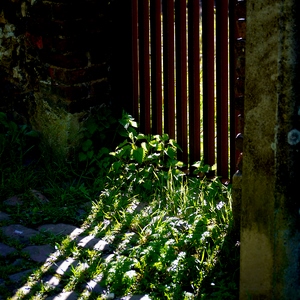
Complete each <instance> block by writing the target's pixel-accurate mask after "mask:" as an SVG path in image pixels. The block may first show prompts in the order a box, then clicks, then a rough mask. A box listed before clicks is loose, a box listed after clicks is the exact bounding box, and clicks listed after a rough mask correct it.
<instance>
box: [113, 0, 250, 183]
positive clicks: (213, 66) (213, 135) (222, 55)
mask: <svg viewBox="0 0 300 300" xmlns="http://www.w3.org/2000/svg"><path fill="white" fill-rule="evenodd" d="M114 5H115V10H114V11H115V14H114V20H113V22H114V23H115V27H114V28H115V30H114V34H113V40H114V49H113V62H112V67H113V68H114V72H113V73H114V74H115V75H114V82H115V88H114V90H115V91H114V97H115V101H116V106H117V109H118V108H119V109H121V108H123V109H125V110H126V111H127V112H128V113H130V114H132V115H133V116H134V118H135V119H136V120H137V121H138V123H139V126H140V131H141V132H143V133H145V134H150V133H151V134H162V133H167V134H169V137H170V138H173V139H176V140H177V142H178V144H179V145H180V147H181V148H182V152H180V153H179V154H178V159H179V160H181V161H183V162H184V163H185V164H186V165H187V166H188V168H190V167H191V165H192V164H193V163H194V162H196V161H199V160H203V162H204V163H205V164H208V165H210V166H213V165H215V166H216V174H217V175H218V176H221V177H222V179H223V181H226V180H227V179H230V178H231V177H232V176H233V174H234V172H235V170H236V162H237V159H238V156H239V155H240V152H241V151H242V150H241V149H239V150H237V149H236V148H235V137H236V136H237V134H238V133H240V134H241V133H242V128H241V127H242V125H241V124H242V119H243V107H242V106H239V105H238V103H240V102H241V99H242V100H243V93H244V88H243V82H244V81H243V79H244V66H243V63H244V62H242V63H241V61H242V60H241V59H240V57H241V53H244V42H245V1H244V0H216V1H214V0H200V1H199V0H175V1H174V0H115V1H114ZM237 49H239V51H237ZM242 56H243V55H242ZM241 64H242V66H241ZM241 82H242V84H241Z"/></svg>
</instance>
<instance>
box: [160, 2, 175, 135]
mask: <svg viewBox="0 0 300 300" xmlns="http://www.w3.org/2000/svg"><path fill="white" fill-rule="evenodd" d="M162 3H163V45H164V48H163V54H164V55H163V67H164V74H163V75H164V131H165V132H166V133H168V134H169V136H170V138H172V139H175V87H174V74H175V72H174V62H175V57H174V50H175V45H174V0H164V1H163V2H162Z"/></svg>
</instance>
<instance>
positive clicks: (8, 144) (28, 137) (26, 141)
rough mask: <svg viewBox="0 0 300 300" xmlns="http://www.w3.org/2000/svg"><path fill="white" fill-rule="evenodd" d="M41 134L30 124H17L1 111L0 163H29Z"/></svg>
mask: <svg viewBox="0 0 300 300" xmlns="http://www.w3.org/2000/svg"><path fill="white" fill-rule="evenodd" d="M38 144H39V134H38V132H37V131H35V130H32V128H31V127H30V126H29V125H26V124H22V125H17V123H16V122H14V121H13V120H9V119H8V117H7V115H6V114H5V113H3V112H0V163H1V164H7V163H11V162H13V163H14V164H19V165H22V164H29V163H30V162H31V161H32V160H33V157H32V156H31V154H32V153H34V150H36V148H38Z"/></svg>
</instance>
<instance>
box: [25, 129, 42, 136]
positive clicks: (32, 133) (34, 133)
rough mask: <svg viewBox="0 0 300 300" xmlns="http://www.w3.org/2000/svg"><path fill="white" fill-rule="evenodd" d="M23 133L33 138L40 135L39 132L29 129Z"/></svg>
mask: <svg viewBox="0 0 300 300" xmlns="http://www.w3.org/2000/svg"><path fill="white" fill-rule="evenodd" d="M25 135H26V136H30V137H33V138H38V137H39V136H40V134H39V132H38V131H36V130H30V131H29V132H26V133H25Z"/></svg>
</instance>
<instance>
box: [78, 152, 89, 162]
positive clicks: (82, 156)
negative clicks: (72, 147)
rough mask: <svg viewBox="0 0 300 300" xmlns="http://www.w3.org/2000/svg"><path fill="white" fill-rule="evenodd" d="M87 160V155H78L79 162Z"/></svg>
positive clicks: (81, 153)
mask: <svg viewBox="0 0 300 300" xmlns="http://www.w3.org/2000/svg"><path fill="white" fill-rule="evenodd" d="M86 159H87V155H86V154H85V153H83V152H80V153H79V161H85V160H86Z"/></svg>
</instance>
